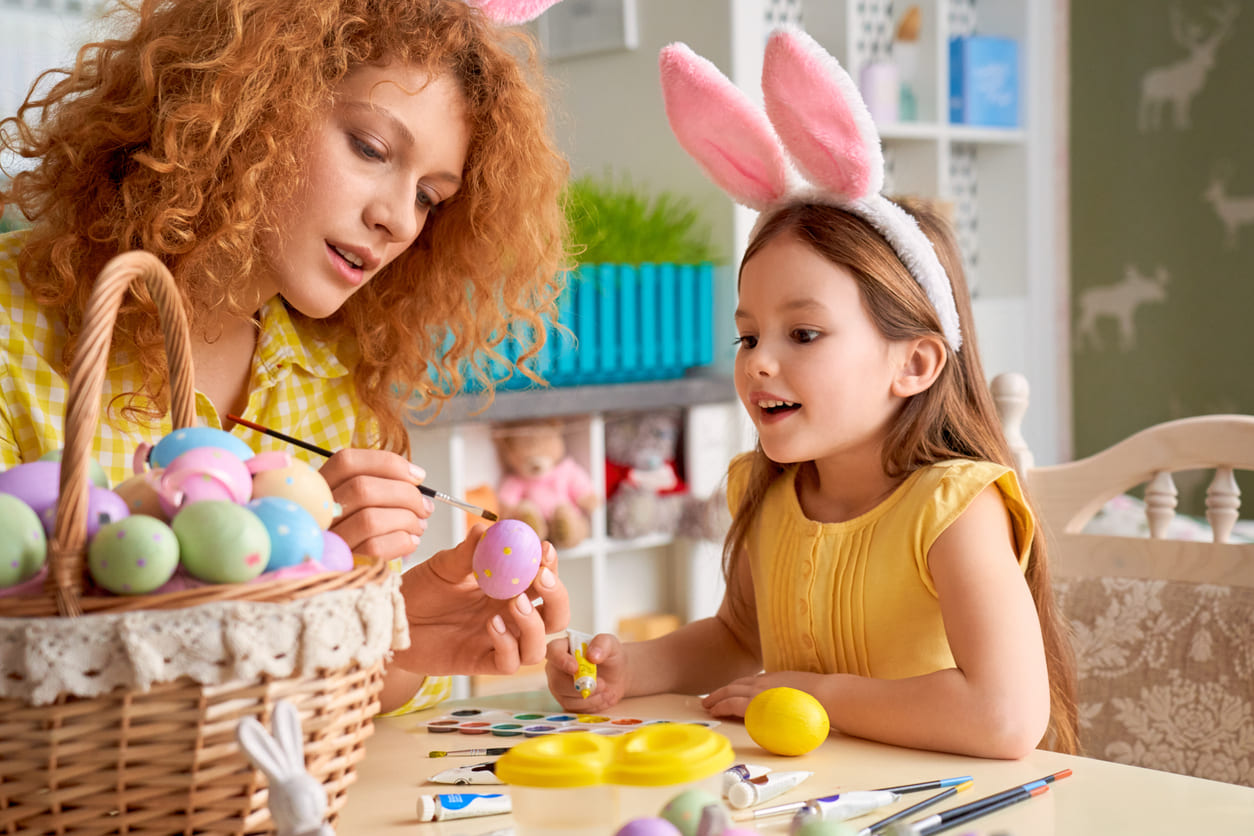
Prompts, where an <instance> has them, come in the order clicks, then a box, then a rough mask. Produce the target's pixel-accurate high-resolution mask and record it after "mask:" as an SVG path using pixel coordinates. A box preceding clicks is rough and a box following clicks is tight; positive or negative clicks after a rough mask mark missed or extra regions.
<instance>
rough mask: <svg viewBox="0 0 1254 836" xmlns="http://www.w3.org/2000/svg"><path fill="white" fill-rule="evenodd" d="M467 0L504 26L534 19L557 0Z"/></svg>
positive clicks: (557, 0)
mask: <svg viewBox="0 0 1254 836" xmlns="http://www.w3.org/2000/svg"><path fill="white" fill-rule="evenodd" d="M468 2H469V3H470V5H472V6H478V7H479V8H480V9H481V10H482V11H483V13H484V14H485V15H487V16H488V18H489V19H490V20H494V21H496V22H497V23H501V24H504V25H506V26H514V25H517V24H519V23H526V22H527V21H529V20H535V19H536V18H537V17H539V16H540V15H541V14H542V13H543V12H544V11H545V10H546V9H547V8H548V7H549V6H552V5H555V4H556V3H558V2H559V0H468Z"/></svg>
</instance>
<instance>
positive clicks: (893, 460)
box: [723, 202, 1077, 753]
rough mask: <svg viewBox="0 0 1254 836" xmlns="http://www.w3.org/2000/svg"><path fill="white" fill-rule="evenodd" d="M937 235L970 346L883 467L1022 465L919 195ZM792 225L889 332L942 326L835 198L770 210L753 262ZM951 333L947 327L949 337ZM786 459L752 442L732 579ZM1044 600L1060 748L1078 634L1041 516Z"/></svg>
mask: <svg viewBox="0 0 1254 836" xmlns="http://www.w3.org/2000/svg"><path fill="white" fill-rule="evenodd" d="M905 208H906V209H907V210H908V211H910V213H911V214H912V215H914V217H915V218H916V219H917V220H918V222H919V226H920V227H921V228H922V230H923V231H924V233H926V234H927V236H928V238H930V239H931V241H932V243H933V246H934V247H935V249H936V253H937V255H938V256H939V257H940V261H941V264H942V266H944V268H945V272H946V273H947V274H948V275H949V279H950V282H951V283H952V284H953V289H954V299H955V302H956V303H957V307H958V318H959V322H960V327H961V329H962V335H963V344H962V349H961V350H960V351H958V352H954V351H953V350H952V349H949V350H948V358H947V362H946V363H945V366H944V369H943V370H942V371H941V374H940V377H939V378H938V379H937V381H936V382H935V383H934V384H933V385H932V386H931V387H930V388H929V389H927V390H926V391H924V392H920V393H919V394H917V395H915V396H913V397H912V398H910V399H909V400H908V401H907V402H906V403H905V405H904V406H903V408H902V411H901V414H900V416H899V417H898V420H897V421H896V423H895V424H894V425H893V428H892V429H891V430H890V432H889V434H888V437H887V438H886V439H885V440H884V451H883V464H884V471H885V473H888V474H889V475H892V476H900V475H904V474H908V473H910V472H912V471H915V470H917V469H919V468H921V467H926V466H927V465H930V464H933V463H935V462H940V461H944V460H946V459H955V458H959V459H974V460H980V461H991V462H997V463H998V464H1003V465H1006V466H1007V467H1014V459H1013V458H1012V457H1011V454H1010V448H1009V446H1008V445H1007V444H1006V439H1005V436H1004V435H1003V434H1002V429H1001V423H1000V421H999V420H998V418H997V412H996V408H995V407H994V405H993V398H992V394H991V393H990V392H989V389H988V385H987V384H986V382H985V378H984V368H983V364H982V363H981V362H980V353H979V348H978V346H977V344H976V337H975V330H974V328H973V327H972V316H971V297H970V293H969V292H968V290H967V284H966V278H965V276H964V275H963V271H962V261H961V258H960V256H959V253H958V248H957V245H956V243H955V241H954V238H953V235H952V233H951V232H950V230H949V226H948V224H947V223H946V222H945V221H944V219H943V218H941V217H940V216H939V215H938V214H937V213H936V212H934V211H932V210H931V208H930V207H928V206H927V205H926V204H923V203H921V202H918V203H916V202H910V203H909V204H908V205H906V207H905ZM781 235H792V236H794V237H795V238H797V240H799V241H801V242H802V243H804V244H806V245H807V246H809V247H812V248H813V249H814V250H815V252H817V253H819V254H820V255H822V256H823V257H824V258H826V259H827V260H829V261H831V262H832V263H833V264H837V265H840V266H842V267H845V268H846V269H848V270H849V271H850V272H851V273H852V274H853V276H854V279H855V280H856V281H857V283H858V287H859V290H860V292H861V296H862V299H863V302H864V304H865V305H866V308H867V311H868V313H869V314H870V316H871V319H872V320H873V321H874V322H875V324H876V326H877V327H878V329H879V331H880V333H881V334H883V336H884V337H885V339H888V340H893V341H897V340H909V339H913V338H915V337H920V336H926V335H935V336H942V334H941V327H940V320H939V319H938V318H937V316H936V311H935V309H934V308H933V307H932V306H931V304H930V303H929V302H928V300H927V297H926V295H924V293H923V290H922V288H921V287H920V286H919V284H918V283H917V282H916V281H915V280H914V279H913V278H912V277H911V275H910V273H909V272H907V270H906V268H905V267H904V266H903V265H902V263H901V260H900V259H899V258H898V257H897V255H896V254H895V253H894V252H893V250H892V248H891V247H889V246H888V244H887V243H886V242H885V241H884V239H883V238H882V237H881V236H880V235H879V233H877V232H876V231H875V230H874V229H873V228H872V227H871V226H870V225H869V224H867V223H866V222H865V221H863V220H862V219H861V218H858V217H857V216H855V215H852V214H849V213H848V212H844V211H842V210H840V209H836V208H834V207H830V206H820V205H813V204H797V205H793V206H789V207H786V208H784V209H781V210H779V211H778V212H776V213H775V214H774V215H773V216H771V217H770V218H769V219H767V220H766V221H765V222H764V223H763V225H762V227H761V229H760V230H759V232H758V234H757V236H756V237H755V238H754V239H753V240H752V241H751V242H750V244H749V246H748V248H747V250H746V252H745V256H744V261H742V262H741V264H742V268H743V264H744V262H747V261H748V260H749V259H750V258H752V257H753V255H754V254H755V253H757V252H758V250H760V249H761V248H762V247H763V246H765V245H766V243H767V242H769V241H771V240H773V239H775V238H777V237H779V236H781ZM942 338H943V337H942ZM783 472H784V468H783V467H781V466H780V465H779V464H777V463H775V462H773V461H771V460H770V459H768V458H767V457H766V454H765V453H763V451H762V447H761V445H758V446H757V447H756V449H755V450H754V452H753V459H752V466H751V468H750V475H749V479H748V485H747V486H746V489H745V494H744V496H743V497H742V498H741V501H740V506H739V508H737V509H736V512H735V514H733V515H732V525H731V528H730V530H729V531H728V534H727V539H726V542H725V544H724V551H723V568H724V574H725V576H726V577H727V578H728V579H729V580H730V579H731V577H732V576H733V575H734V573H735V572H736V570H737V564H738V563H739V561H740V560H742V559H743V554H744V549H745V546H746V543H747V542H748V539H749V536H750V531H751V529H752V527H753V525H754V523H755V521H756V519H757V515H758V512H759V510H760V508H761V506H762V502H763V500H764V498H765V496H766V493H767V490H768V488H769V487H770V485H771V483H772V482H773V481H774V480H775V479H776V478H778V477H779V476H780V475H781V474H782V473H783ZM1026 577H1027V583H1028V587H1029V588H1030V589H1031V591H1032V598H1033V600H1034V601H1035V603H1036V611H1037V615H1038V616H1039V618H1040V622H1041V634H1042V637H1043V639H1044V644H1045V656H1046V662H1047V665H1048V669H1049V682H1050V724H1049V729H1048V730H1047V732H1046V737H1045V741H1044V743H1045V744H1046V745H1048V746H1049V747H1050V748H1053V749H1055V750H1057V751H1061V752H1068V753H1074V752H1075V751H1076V749H1077V715H1076V703H1075V664H1074V660H1073V657H1072V651H1071V643H1070V639H1069V636H1068V635H1067V632H1066V630H1065V628H1064V626H1063V621H1062V618H1061V616H1060V614H1059V612H1058V609H1057V607H1056V606H1055V604H1054V595H1053V587H1052V585H1051V583H1050V577H1049V560H1048V558H1047V555H1046V544H1045V536H1044V533H1043V531H1042V529H1041V527H1040V526H1039V525H1038V526H1037V528H1036V536H1035V537H1034V538H1033V541H1032V545H1031V552H1030V556H1029V559H1028V567H1027V571H1026Z"/></svg>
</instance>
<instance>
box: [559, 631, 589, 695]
mask: <svg viewBox="0 0 1254 836" xmlns="http://www.w3.org/2000/svg"><path fill="white" fill-rule="evenodd" d="M566 638H567V639H569V640H570V652H571V653H572V654H573V655H574V657H575V661H576V662H577V663H578V664H579V670H578V671H576V672H575V690H576V691H578V692H579V696H581V697H583V698H584V699H585V700H586V699H587V698H588V697H589V696H590V695H591V694H592V692H593V691H595V690H596V689H597V666H596V665H594V664H593V663H592V662H589V661H588V644H589V643H590V642H591V641H592V636H589V635H588V634H587V633H581V632H579V631H578V630H567V631H566Z"/></svg>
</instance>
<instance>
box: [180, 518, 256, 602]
mask: <svg viewBox="0 0 1254 836" xmlns="http://www.w3.org/2000/svg"><path fill="white" fill-rule="evenodd" d="M170 527H171V528H173V529H174V534H175V535H176V536H177V537H178V539H179V560H180V561H182V564H183V567H184V568H185V569H186V570H187V571H188V572H189V573H190V574H191V575H192V576H194V577H196V578H199V579H200V580H202V581H209V582H210V583H247V582H248V581H251V580H252V579H253V578H255V577H257V576H258V575H260V574H261V573H262V572H263V571H265V568H266V564H267V563H268V562H269V561H270V535H269V534H268V533H266V527H265V525H264V524H263V523H262V522H261V520H260V519H258V518H257V515H256V514H254V513H253V512H252V511H250V510H248V509H247V508H245V507H244V506H243V505H237V504H235V503H234V502H225V501H222V500H206V501H205V502H194V503H192V504H191V505H187V506H184V507H183V509H182V510H181V511H179V512H178V514H177V515H176V516H175V517H174V520H173V522H171V523H170Z"/></svg>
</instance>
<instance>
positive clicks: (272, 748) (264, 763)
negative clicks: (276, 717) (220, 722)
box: [235, 717, 287, 781]
mask: <svg viewBox="0 0 1254 836" xmlns="http://www.w3.org/2000/svg"><path fill="white" fill-rule="evenodd" d="M235 737H236V739H237V740H239V745H240V746H241V747H243V749H244V754H245V755H247V756H248V759H249V760H250V761H252V763H253V766H255V767H257V768H258V769H260V770H261V771H262V772H264V773H266V777H267V778H269V779H270V780H271V781H278V780H280V779H282V778H283V776H284V775H286V774H287V769H286V767H285V766H284V764H286V763H287V758H286V756H285V755H284V754H283V750H282V749H280V748H279V744H278V743H276V742H275V741H274V738H273V737H271V736H270V733H269V732H267V731H266V730H265V729H264V728H262V727H261V723H258V722H257V720H256V719H255V718H253V717H245V718H244V719H243V720H240V721H239V726H238V727H237V728H236V730H235Z"/></svg>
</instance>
